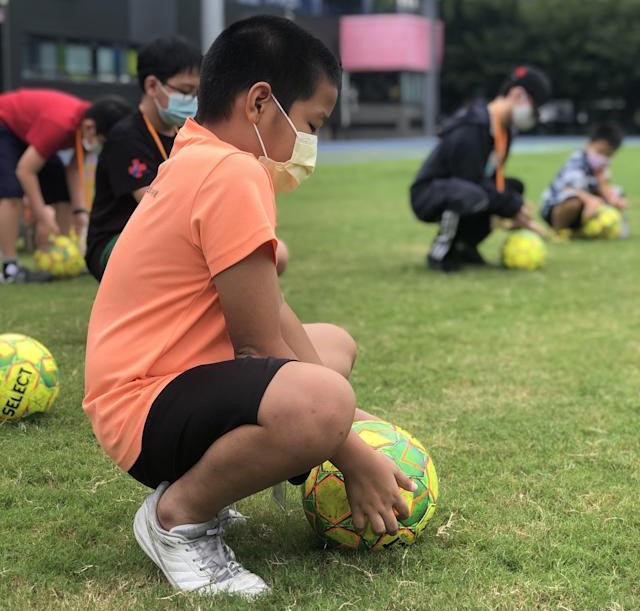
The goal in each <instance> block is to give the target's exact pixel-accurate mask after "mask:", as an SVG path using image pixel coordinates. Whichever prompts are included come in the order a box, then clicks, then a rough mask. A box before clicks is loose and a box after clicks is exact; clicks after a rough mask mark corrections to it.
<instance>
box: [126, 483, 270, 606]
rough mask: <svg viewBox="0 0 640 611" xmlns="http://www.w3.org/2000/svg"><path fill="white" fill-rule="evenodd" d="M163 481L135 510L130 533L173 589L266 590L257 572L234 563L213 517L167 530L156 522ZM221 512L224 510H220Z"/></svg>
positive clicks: (251, 593)
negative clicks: (206, 520) (199, 522)
mask: <svg viewBox="0 0 640 611" xmlns="http://www.w3.org/2000/svg"><path fill="white" fill-rule="evenodd" d="M168 486H169V483H168V482H163V483H162V484H160V486H158V488H157V489H156V490H155V492H153V493H151V494H150V495H149V496H148V497H147V498H146V499H145V501H144V503H143V504H142V506H141V507H140V509H138V511H137V512H136V517H135V519H134V522H133V534H134V535H135V538H136V541H137V542H138V544H139V545H140V547H141V548H142V549H143V551H144V552H145V553H146V554H147V556H149V558H151V560H153V562H155V563H156V564H157V565H158V567H160V569H161V570H162V572H163V573H164V574H165V576H166V577H167V579H168V580H169V582H170V583H171V585H172V586H173V587H174V588H175V589H176V590H182V591H185V592H191V591H195V590H197V591H198V592H199V593H201V594H216V593H217V592H229V593H232V594H241V595H243V596H247V597H252V596H256V595H258V594H262V593H264V592H268V591H269V586H267V584H266V583H265V582H264V581H262V579H260V577H258V576H257V575H254V574H253V573H251V572H249V571H247V569H245V568H244V567H243V566H242V565H241V564H239V563H238V562H236V557H235V554H234V553H233V551H232V549H231V548H230V547H229V546H228V545H226V544H225V542H224V541H223V539H222V531H223V526H222V524H221V521H220V520H218V518H217V517H216V518H215V519H213V520H211V521H210V522H205V523H203V524H185V525H182V526H176V527H174V528H172V529H171V530H170V531H166V530H164V529H163V528H162V527H161V526H160V524H159V523H158V518H157V514H156V507H157V505H158V500H159V499H160V497H161V496H162V494H163V493H164V491H165V490H166V489H167V488H168ZM223 511H224V510H223Z"/></svg>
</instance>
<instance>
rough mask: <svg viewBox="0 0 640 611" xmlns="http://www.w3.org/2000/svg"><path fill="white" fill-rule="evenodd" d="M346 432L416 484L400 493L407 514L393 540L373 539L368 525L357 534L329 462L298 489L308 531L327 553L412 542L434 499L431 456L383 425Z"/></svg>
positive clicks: (361, 424)
mask: <svg viewBox="0 0 640 611" xmlns="http://www.w3.org/2000/svg"><path fill="white" fill-rule="evenodd" d="M352 428H353V430H354V431H355V432H356V433H357V434H358V435H359V436H360V437H361V438H362V439H363V440H364V441H365V442H366V443H367V444H368V445H369V446H371V447H372V448H374V449H375V450H377V451H378V452H382V453H383V454H385V455H386V456H388V457H389V458H391V459H392V460H393V461H395V463H396V464H397V465H398V466H399V467H400V468H401V469H402V471H403V472H404V474H405V475H408V476H409V477H410V478H411V479H412V480H413V481H414V482H415V483H416V484H417V488H416V490H415V491H414V492H410V491H408V490H403V489H400V493H401V495H402V497H403V498H404V500H405V501H406V503H407V505H408V506H409V511H410V515H409V517H408V518H406V519H405V520H402V521H400V520H398V532H397V534H395V535H389V534H383V535H376V534H375V533H374V532H373V531H372V530H371V527H370V525H369V524H368V523H367V526H366V527H365V529H364V532H362V533H357V532H356V531H355V529H354V527H353V523H352V521H351V507H350V505H349V501H348V499H347V492H346V489H345V484H344V477H343V475H342V473H341V472H340V471H339V470H338V469H337V468H336V467H335V466H334V465H333V464H332V463H331V462H330V461H325V462H324V463H322V464H321V465H320V466H318V467H315V468H314V469H313V470H312V471H311V473H310V475H309V477H308V478H307V480H306V482H305V484H304V495H303V500H302V505H303V508H304V512H305V514H306V516H307V519H308V520H309V524H311V528H312V529H313V530H314V532H315V533H316V534H317V535H318V536H319V537H320V539H321V540H322V541H323V542H324V543H325V545H326V546H327V547H332V548H336V547H337V548H347V549H359V550H371V551H377V550H380V549H383V548H385V547H389V546H390V545H392V544H394V543H404V544H411V543H414V542H415V540H416V539H417V538H418V537H419V536H420V534H421V533H422V531H423V530H424V529H425V527H426V525H427V522H429V520H430V519H431V517H432V516H433V514H434V512H435V510H436V502H437V500H438V476H437V474H436V470H435V467H434V465H433V461H432V460H431V457H430V456H429V454H428V452H427V450H426V449H425V448H424V446H423V445H422V444H421V443H420V442H419V441H418V440H417V439H415V437H413V436H412V435H410V434H409V433H407V432H406V431H404V430H403V429H401V428H400V427H399V426H396V425H394V424H391V423H389V422H385V421H383V420H359V421H356V422H354V423H353V427H352Z"/></svg>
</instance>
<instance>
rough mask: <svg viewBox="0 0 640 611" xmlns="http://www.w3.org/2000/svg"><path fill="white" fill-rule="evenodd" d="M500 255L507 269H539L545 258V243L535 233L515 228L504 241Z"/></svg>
mask: <svg viewBox="0 0 640 611" xmlns="http://www.w3.org/2000/svg"><path fill="white" fill-rule="evenodd" d="M501 257H502V264H503V265H504V266H505V267H507V268H509V269H526V270H534V269H540V268H541V267H542V266H543V265H544V264H545V262H546V260H547V245H546V244H545V242H544V240H543V239H542V238H541V237H540V236H539V235H538V234H537V233H534V232H533V231H529V230H528V229H516V230H514V231H511V232H509V236H508V237H507V239H506V240H505V241H504V244H503V245H502V251H501Z"/></svg>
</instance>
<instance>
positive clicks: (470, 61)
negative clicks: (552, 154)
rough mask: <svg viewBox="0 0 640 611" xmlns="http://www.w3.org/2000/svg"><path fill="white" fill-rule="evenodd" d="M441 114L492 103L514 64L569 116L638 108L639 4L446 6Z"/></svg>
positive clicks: (532, 1)
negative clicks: (606, 107) (549, 89)
mask: <svg viewBox="0 0 640 611" xmlns="http://www.w3.org/2000/svg"><path fill="white" fill-rule="evenodd" d="M441 15H442V18H443V20H444V22H445V27H446V42H445V45H446V47H445V60H444V65H443V71H442V75H441V85H442V108H443V111H444V112H451V111H452V110H453V109H454V108H455V107H457V106H459V105H460V104H462V103H464V102H465V101H467V100H468V99H470V98H472V97H476V96H478V95H483V96H485V97H492V96H493V95H495V93H496V91H497V90H498V88H499V86H500V84H501V82H502V81H503V80H504V78H505V77H506V75H508V74H509V72H510V71H511V69H512V68H513V67H514V66H515V65H517V64H520V63H532V64H536V65H538V66H540V67H541V68H543V69H544V70H545V71H546V72H547V73H548V75H549V77H550V78H551V81H552V83H553V97H554V98H562V99H569V100H571V101H572V102H573V103H574V106H575V108H576V111H581V110H585V111H589V109H593V108H594V107H596V106H597V104H598V102H600V103H601V104H602V100H604V99H607V100H612V99H613V100H620V101H621V102H623V103H624V109H623V111H622V112H623V115H624V120H625V121H627V122H631V121H632V118H633V116H634V113H636V111H637V109H638V108H640V61H639V59H640V0H589V1H588V2H585V1H584V0H445V1H443V2H442V3H441Z"/></svg>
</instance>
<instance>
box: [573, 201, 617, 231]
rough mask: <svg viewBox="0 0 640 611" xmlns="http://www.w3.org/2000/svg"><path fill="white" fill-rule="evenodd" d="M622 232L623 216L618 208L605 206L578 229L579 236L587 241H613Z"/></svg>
mask: <svg viewBox="0 0 640 611" xmlns="http://www.w3.org/2000/svg"><path fill="white" fill-rule="evenodd" d="M621 231H622V214H620V211H619V210H618V209H617V208H614V207H613V206H609V205H607V204H603V205H602V206H600V207H599V208H598V211H597V212H596V213H595V215H593V216H592V217H591V218H588V219H587V220H586V221H585V222H584V223H582V225H581V226H580V229H578V232H577V233H578V236H579V237H581V238H587V239H597V238H600V239H604V240H613V239H615V238H617V237H619V236H620V232H621Z"/></svg>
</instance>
